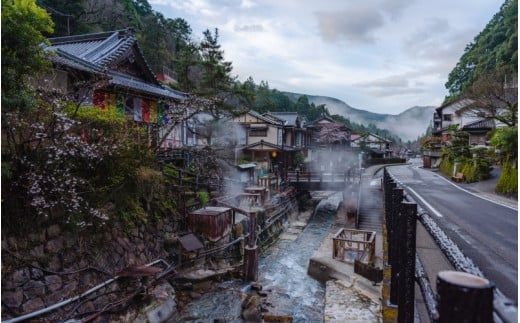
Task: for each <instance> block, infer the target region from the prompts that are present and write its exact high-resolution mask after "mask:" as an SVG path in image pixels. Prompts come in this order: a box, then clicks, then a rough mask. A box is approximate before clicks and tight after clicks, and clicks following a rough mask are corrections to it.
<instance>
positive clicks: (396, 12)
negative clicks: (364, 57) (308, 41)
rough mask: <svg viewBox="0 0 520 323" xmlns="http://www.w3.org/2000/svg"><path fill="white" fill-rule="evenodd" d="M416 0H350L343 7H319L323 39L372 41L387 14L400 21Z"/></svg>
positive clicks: (319, 24) (382, 25) (318, 13)
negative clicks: (371, 0) (367, 0)
mask: <svg viewBox="0 0 520 323" xmlns="http://www.w3.org/2000/svg"><path fill="white" fill-rule="evenodd" d="M413 2H414V1H411V0H382V1H380V3H378V4H374V3H370V4H367V3H359V2H357V1H356V2H351V3H350V5H349V6H348V7H346V9H344V10H334V11H317V12H316V13H315V16H316V19H317V21H318V29H319V33H320V35H321V37H322V39H323V40H324V41H327V42H337V41H342V40H346V41H349V42H352V43H355V44H356V43H357V44H372V43H374V42H375V41H376V40H377V39H376V36H375V35H376V34H377V32H378V31H379V30H381V29H382V27H384V26H385V25H386V24H387V23H388V21H387V20H388V19H386V17H388V18H389V19H390V20H392V21H397V20H398V19H399V18H400V17H401V16H402V14H403V12H404V10H405V9H406V8H407V7H409V6H410V5H411V4H412V3H413Z"/></svg>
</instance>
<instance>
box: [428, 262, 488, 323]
mask: <svg viewBox="0 0 520 323" xmlns="http://www.w3.org/2000/svg"><path fill="white" fill-rule="evenodd" d="M494 288H495V284H494V283H492V282H491V281H489V280H488V279H486V278H483V277H479V276H475V275H472V274H468V273H465V272H461V271H452V270H447V271H441V272H439V273H438V274H437V294H438V296H439V321H438V322H439V323H447V322H449V323H451V322H454V323H455V322H475V323H484V322H493V290H494Z"/></svg>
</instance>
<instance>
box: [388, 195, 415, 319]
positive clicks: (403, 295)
mask: <svg viewBox="0 0 520 323" xmlns="http://www.w3.org/2000/svg"><path fill="white" fill-rule="evenodd" d="M401 211H402V212H401V219H400V230H401V239H402V240H400V241H401V245H400V249H401V250H400V252H399V263H400V264H399V283H398V286H399V300H398V304H397V306H398V315H397V321H398V322H399V323H413V322H414V305H415V239H416V225H417V204H415V203H410V202H403V203H401ZM392 270H393V268H392Z"/></svg>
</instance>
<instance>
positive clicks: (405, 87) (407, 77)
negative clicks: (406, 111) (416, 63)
mask: <svg viewBox="0 0 520 323" xmlns="http://www.w3.org/2000/svg"><path fill="white" fill-rule="evenodd" d="M413 74H414V73H404V74H400V75H391V76H388V77H384V78H379V79H375V80H370V81H365V82H358V83H354V84H353V86H355V87H360V88H365V89H367V92H368V93H370V94H371V95H373V96H376V97H390V96H398V95H410V94H420V93H424V92H426V90H425V89H424V87H423V86H422V85H424V82H420V81H416V82H411V76H412V75H413ZM411 83H413V85H411Z"/></svg>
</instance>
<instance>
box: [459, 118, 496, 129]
mask: <svg viewBox="0 0 520 323" xmlns="http://www.w3.org/2000/svg"><path fill="white" fill-rule="evenodd" d="M494 127H495V123H494V122H493V120H489V119H482V120H478V121H475V122H472V123H468V124H466V125H465V126H464V127H462V130H466V129H492V128H494Z"/></svg>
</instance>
